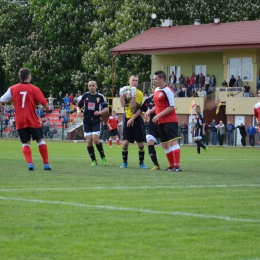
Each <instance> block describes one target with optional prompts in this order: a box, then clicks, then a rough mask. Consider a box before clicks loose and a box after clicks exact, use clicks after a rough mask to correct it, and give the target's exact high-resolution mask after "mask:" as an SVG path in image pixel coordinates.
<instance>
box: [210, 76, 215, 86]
mask: <svg viewBox="0 0 260 260" xmlns="http://www.w3.org/2000/svg"><path fill="white" fill-rule="evenodd" d="M210 83H211V84H212V86H213V87H215V86H216V78H215V75H212V77H211V78H210Z"/></svg>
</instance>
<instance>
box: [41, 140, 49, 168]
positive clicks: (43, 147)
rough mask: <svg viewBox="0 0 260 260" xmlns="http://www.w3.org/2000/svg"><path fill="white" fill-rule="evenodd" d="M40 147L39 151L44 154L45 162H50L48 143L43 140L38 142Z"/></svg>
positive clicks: (43, 159)
mask: <svg viewBox="0 0 260 260" xmlns="http://www.w3.org/2000/svg"><path fill="white" fill-rule="evenodd" d="M38 148H39V152H40V154H41V156H42V162H43V164H49V160H48V149H47V145H46V143H45V142H44V141H41V142H40V143H38Z"/></svg>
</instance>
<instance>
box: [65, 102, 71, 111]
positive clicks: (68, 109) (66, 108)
mask: <svg viewBox="0 0 260 260" xmlns="http://www.w3.org/2000/svg"><path fill="white" fill-rule="evenodd" d="M65 110H66V111H67V112H70V103H69V102H67V103H65Z"/></svg>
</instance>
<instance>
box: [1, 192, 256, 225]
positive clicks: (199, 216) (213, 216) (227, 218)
mask: <svg viewBox="0 0 260 260" xmlns="http://www.w3.org/2000/svg"><path fill="white" fill-rule="evenodd" d="M0 200H7V201H23V202H31V203H40V204H55V205H66V206H74V207H86V208H93V209H106V210H115V211H127V212H140V213H148V214H156V215H175V216H184V217H194V218H206V219H218V220H225V221H234V222H235V221H237V222H248V223H260V219H243V218H231V217H226V216H215V215H206V214H196V213H186V212H180V211H169V212H167V211H158V210H151V209H142V208H141V209H137V208H128V207H116V206H104V205H90V204H83V203H74V202H64V201H51V200H38V199H24V198H7V197H1V196H0Z"/></svg>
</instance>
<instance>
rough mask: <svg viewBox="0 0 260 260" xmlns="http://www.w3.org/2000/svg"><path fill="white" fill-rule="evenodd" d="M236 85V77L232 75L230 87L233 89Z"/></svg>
mask: <svg viewBox="0 0 260 260" xmlns="http://www.w3.org/2000/svg"><path fill="white" fill-rule="evenodd" d="M235 83H236V79H235V78H234V75H231V79H230V80H229V87H233V86H234V85H235Z"/></svg>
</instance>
